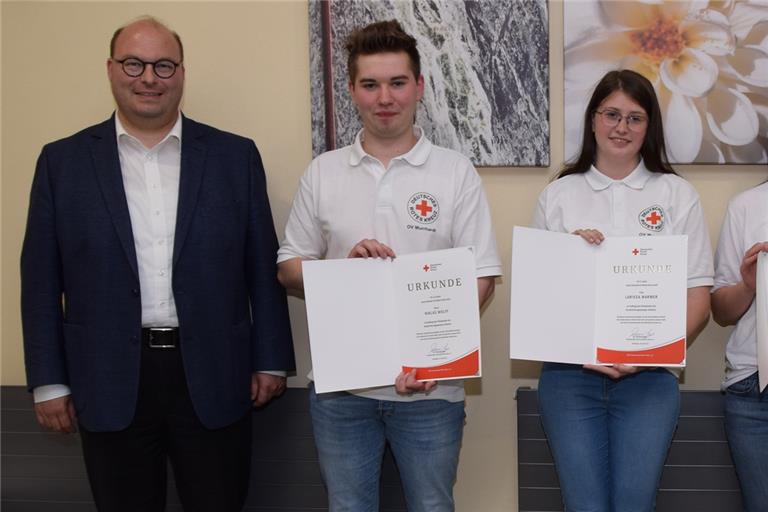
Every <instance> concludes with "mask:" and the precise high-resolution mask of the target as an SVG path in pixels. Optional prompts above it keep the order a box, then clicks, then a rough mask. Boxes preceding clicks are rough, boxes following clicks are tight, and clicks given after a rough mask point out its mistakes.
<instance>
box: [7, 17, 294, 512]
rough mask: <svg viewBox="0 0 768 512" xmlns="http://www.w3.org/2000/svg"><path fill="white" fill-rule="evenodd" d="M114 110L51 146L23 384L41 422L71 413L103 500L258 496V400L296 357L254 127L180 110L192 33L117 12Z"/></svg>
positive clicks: (122, 504) (231, 500)
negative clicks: (245, 132) (243, 129)
mask: <svg viewBox="0 0 768 512" xmlns="http://www.w3.org/2000/svg"><path fill="white" fill-rule="evenodd" d="M106 64H107V66H106V67H107V76H108V77H109V82H110V85H111V87H112V94H113V96H114V99H115V103H116V104H117V111H116V112H115V114H113V115H112V116H111V117H110V118H109V119H107V120H106V121H104V122H103V123H101V124H98V125H95V126H91V127H89V128H86V129H84V130H82V131H80V132H79V133H76V134H74V135H72V136H70V137H68V138H65V139H62V140H59V141H56V142H53V143H51V144H48V145H46V146H45V147H44V148H43V150H42V152H41V154H40V158H39V159H38V162H37V169H36V171H35V178H34V182H33V184H32V192H31V196H30V204H29V217H28V221H27V230H26V236H25V238H24V247H23V250H22V255H21V289H22V299H21V312H22V322H23V328H24V353H25V362H26V370H27V384H28V386H29V388H30V389H31V390H32V391H33V393H34V400H35V412H36V414H37V418H38V420H39V422H40V424H41V425H43V426H44V427H46V428H48V429H52V430H55V431H59V432H72V431H74V430H75V428H76V425H79V431H80V435H81V438H82V444H83V455H84V459H85V465H86V469H87V472H88V479H89V481H90V484H91V489H92V491H93V496H94V500H95V503H96V507H97V508H98V510H99V511H102V512H104V511H106V512H123V511H124V512H139V511H141V512H155V511H158V512H159V511H162V510H165V501H166V496H165V494H166V486H167V476H166V468H167V465H168V461H170V463H171V465H172V466H173V470H174V476H175V482H176V488H177V490H178V494H179V497H180V499H181V503H182V505H183V507H184V510H186V511H206V512H207V511H210V512H235V511H239V510H240V509H241V508H242V506H243V503H244V501H245V498H246V494H247V491H248V484H249V472H250V457H251V450H250V446H251V416H252V414H251V406H252V404H254V405H263V404H265V403H267V402H268V401H269V400H270V399H272V398H273V397H275V396H277V395H279V394H280V393H281V392H282V391H283V389H284V387H285V370H291V369H293V368H294V357H293V347H292V340H291V331H290V323H289V319H288V310H287V304H286V298H285V291H284V290H283V289H282V288H281V286H280V284H279V283H278V282H277V279H276V273H277V268H276V265H275V261H274V254H275V252H276V251H277V237H276V236H275V231H274V227H273V224H272V214H271V211H270V207H269V200H268V198H267V189H266V183H265V176H264V169H263V167H262V163H261V158H260V156H259V153H258V151H257V149H256V146H255V145H254V143H253V141H251V140H249V139H246V138H243V137H239V136H237V135H233V134H231V133H226V132H223V131H220V130H217V129H215V128H212V127H210V126H206V125H204V124H200V123H197V122H195V121H193V120H191V119H189V118H187V117H185V116H184V115H183V114H182V113H181V111H180V110H179V104H180V102H181V97H182V93H183V88H184V77H185V68H184V50H183V47H182V44H181V38H180V37H179V36H178V34H176V33H175V32H173V31H172V30H170V29H169V28H168V27H166V26H165V25H163V24H162V23H160V22H159V21H157V20H156V19H154V18H151V17H143V18H140V19H138V20H136V21H134V22H132V23H129V24H127V25H125V26H123V27H121V28H119V29H118V30H117V31H116V32H115V33H114V35H113V37H112V41H111V44H110V56H109V59H107V63H106Z"/></svg>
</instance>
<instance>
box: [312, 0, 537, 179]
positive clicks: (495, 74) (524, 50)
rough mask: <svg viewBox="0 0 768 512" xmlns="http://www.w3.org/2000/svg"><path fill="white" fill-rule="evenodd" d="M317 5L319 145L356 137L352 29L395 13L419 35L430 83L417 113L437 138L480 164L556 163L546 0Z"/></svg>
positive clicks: (341, 0)
mask: <svg viewBox="0 0 768 512" xmlns="http://www.w3.org/2000/svg"><path fill="white" fill-rule="evenodd" d="M309 12H310V66H311V71H310V79H311V90H312V147H313V152H314V154H315V155H317V154H319V153H322V152H323V151H327V150H329V149H334V148H338V147H342V146H345V145H347V144H350V143H351V142H352V141H353V140H354V137H355V134H356V133H357V131H358V130H359V129H360V127H361V125H360V122H359V120H358V117H357V113H356V111H355V108H354V105H353V104H352V102H351V100H350V97H349V92H348V82H349V79H348V75H347V55H346V51H345V50H344V39H345V38H346V36H347V35H348V34H349V33H350V32H351V31H352V30H353V29H355V28H357V27H362V26H365V25H367V24H369V23H372V22H375V21H383V20H388V19H397V20H398V21H399V22H400V24H401V25H402V26H403V28H404V29H405V31H406V32H408V33H409V34H411V35H412V36H414V37H415V38H416V39H417V40H418V49H419V52H420V54H421V60H422V62H421V68H422V74H423V75H424V80H425V92H424V99H423V100H422V102H421V104H420V105H419V108H418V111H417V115H416V123H417V124H418V125H419V126H421V127H422V128H423V129H424V131H425V133H426V134H427V136H428V137H429V138H430V139H431V140H432V141H433V142H434V143H436V144H438V145H440V146H444V147H448V148H451V149H454V150H456V151H459V152H461V153H463V154H465V155H466V156H468V157H469V158H471V159H472V161H473V163H474V164H475V165H476V166H548V165H549V43H548V31H549V29H548V12H547V3H546V1H545V0H494V1H471V0H406V1H403V0H312V1H310V2H309Z"/></svg>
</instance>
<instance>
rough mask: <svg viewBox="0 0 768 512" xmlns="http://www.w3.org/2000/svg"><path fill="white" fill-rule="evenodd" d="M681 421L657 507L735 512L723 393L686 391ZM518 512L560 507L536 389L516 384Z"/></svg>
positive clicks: (667, 511)
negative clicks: (724, 422) (518, 386)
mask: <svg viewBox="0 0 768 512" xmlns="http://www.w3.org/2000/svg"><path fill="white" fill-rule="evenodd" d="M681 396H682V398H681V406H680V422H679V424H678V426H677V431H676V432H675V437H674V439H673V440H672V447H671V448H670V450H669V455H668V456H667V461H666V463H665V464H664V472H663V473H662V476H661V485H660V487H659V495H658V497H657V500H656V505H657V508H656V510H657V512H688V511H695V512H739V511H741V510H742V506H741V492H740V490H739V482H738V480H737V479H736V473H735V471H734V469H733V461H732V460H731V454H730V451H729V449H728V442H727V441H726V438H725V429H724V426H723V395H722V394H721V393H720V392H718V391H684V392H683V393H682V395H681ZM517 447H518V451H517V453H518V490H519V512H533V511H537V512H544V511H558V510H563V504H562V499H561V496H560V486H559V483H558V480H557V473H556V472H555V466H554V464H553V463H552V456H551V454H550V451H549V447H548V446H547V441H546V439H545V436H544V431H543V430H542V427H541V422H540V421H539V411H538V403H537V393H536V390H534V389H531V388H519V389H518V390H517Z"/></svg>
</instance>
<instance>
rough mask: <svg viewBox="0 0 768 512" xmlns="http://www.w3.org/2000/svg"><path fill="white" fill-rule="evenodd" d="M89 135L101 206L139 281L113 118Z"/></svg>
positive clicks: (96, 127) (98, 126) (95, 128)
mask: <svg viewBox="0 0 768 512" xmlns="http://www.w3.org/2000/svg"><path fill="white" fill-rule="evenodd" d="M92 135H93V142H92V144H91V157H92V159H93V162H92V164H93V168H94V170H95V171H96V179H97V181H98V183H99V186H100V187H101V193H102V195H103V196H104V203H105V204H106V206H107V210H108V211H109V214H110V216H111V217H112V223H113V224H114V226H115V231H117V236H118V238H119V240H120V243H121V245H122V246H123V250H124V251H125V255H126V257H127V258H128V263H129V264H130V266H131V270H133V273H134V275H135V276H136V279H138V278H139V270H138V264H137V263H136V247H135V245H134V243H133V231H132V230H131V215H130V213H129V212H128V201H127V200H126V198H125V189H124V187H123V175H122V172H121V171H120V156H119V155H118V153H117V136H116V135H115V119H114V114H113V115H112V117H110V118H109V119H108V120H107V121H105V122H103V123H101V124H99V125H96V126H95V127H94V128H93V133H92Z"/></svg>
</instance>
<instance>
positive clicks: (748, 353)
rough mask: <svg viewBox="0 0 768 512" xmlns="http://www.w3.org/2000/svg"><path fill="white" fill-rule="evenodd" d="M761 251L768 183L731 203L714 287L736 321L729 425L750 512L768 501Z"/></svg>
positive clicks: (728, 383)
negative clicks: (758, 307) (760, 362)
mask: <svg viewBox="0 0 768 512" xmlns="http://www.w3.org/2000/svg"><path fill="white" fill-rule="evenodd" d="M761 251H762V252H768V183H763V184H762V185H759V186H757V187H755V188H753V189H750V190H747V191H746V192H742V193H741V194H739V195H738V196H736V197H735V198H733V199H732V200H731V202H730V204H729V205H728V210H727V212H726V214H725V220H724V221H723V228H722V231H721V232H720V241H719V242H718V244H717V252H716V253H715V286H714V289H713V290H714V291H713V292H712V314H713V316H714V318H715V321H716V322H717V323H718V324H720V325H722V326H726V325H734V324H735V325H736V328H735V329H734V330H733V331H731V336H730V338H728V345H727V347H726V349H725V359H726V363H727V365H726V373H725V381H724V382H723V388H724V389H725V430H726V433H727V435H728V443H729V444H730V446H731V453H732V454H733V462H734V463H735V465H736V473H737V474H738V476H739V483H740V484H741V490H742V495H743V497H744V509H745V510H746V511H748V512H753V511H759V510H765V509H766V507H768V390H763V391H762V392H761V391H760V385H759V379H758V373H757V323H756V321H757V318H756V316H757V313H756V312H755V278H756V272H757V257H758V254H759V253H760V252H761ZM767 389H768V388H767Z"/></svg>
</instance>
